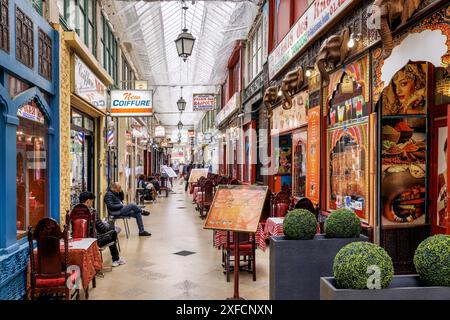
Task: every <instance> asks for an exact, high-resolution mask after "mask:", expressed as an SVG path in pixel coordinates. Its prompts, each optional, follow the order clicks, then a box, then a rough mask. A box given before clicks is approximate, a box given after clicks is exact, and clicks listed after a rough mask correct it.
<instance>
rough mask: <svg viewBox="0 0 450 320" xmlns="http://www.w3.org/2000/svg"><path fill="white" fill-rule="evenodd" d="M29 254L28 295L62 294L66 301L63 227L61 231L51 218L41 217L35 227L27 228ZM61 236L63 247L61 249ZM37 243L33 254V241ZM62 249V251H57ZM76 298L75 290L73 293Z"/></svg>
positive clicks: (66, 260)
mask: <svg viewBox="0 0 450 320" xmlns="http://www.w3.org/2000/svg"><path fill="white" fill-rule="evenodd" d="M27 235H28V245H29V257H30V290H31V293H30V298H31V300H34V299H36V296H40V295H42V294H57V295H58V294H62V295H63V296H64V298H65V299H66V300H70V298H71V290H70V288H69V286H68V285H67V283H68V281H67V280H68V279H69V274H68V272H67V268H68V266H69V240H68V232H67V226H64V230H63V231H61V228H60V226H59V224H58V223H57V222H56V221H55V220H54V219H52V218H43V219H42V220H40V221H39V222H38V224H37V225H36V228H35V229H34V231H33V229H32V227H31V226H30V227H29V228H28V233H27ZM61 239H63V241H64V248H63V249H62V250H61ZM34 240H36V242H37V254H36V256H35V254H34V245H33V241H34ZM61 251H62V252H61ZM77 297H79V291H78V294H77Z"/></svg>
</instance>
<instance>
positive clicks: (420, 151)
mask: <svg viewBox="0 0 450 320" xmlns="http://www.w3.org/2000/svg"><path fill="white" fill-rule="evenodd" d="M436 3H437V4H438V3H439V2H438V1H436ZM449 18H450V7H449V6H448V5H445V6H442V7H441V8H438V9H437V10H433V12H431V13H430V14H429V15H427V16H426V17H424V18H421V19H417V20H416V22H415V23H414V24H413V25H412V26H411V27H410V28H408V29H406V30H404V31H403V32H401V33H399V34H397V35H396V36H395V37H394V50H393V51H392V54H391V55H390V56H389V57H388V58H384V57H383V54H382V52H383V51H382V50H383V49H382V48H376V49H374V51H373V54H372V68H373V69H372V70H373V88H374V90H373V92H374V96H373V99H374V104H375V105H376V108H377V110H378V123H379V125H378V130H379V137H378V138H379V140H378V141H379V143H378V146H379V147H378V149H377V151H378V159H379V163H380V165H379V167H378V179H379V184H380V188H379V195H378V196H379V207H378V212H379V216H378V221H379V224H380V243H381V245H382V246H383V247H385V248H386V250H387V251H388V252H389V254H390V255H391V257H392V258H393V260H394V266H395V268H396V271H397V272H398V273H409V272H411V271H413V270H414V266H413V256H414V251H415V249H416V248H417V246H418V244H419V243H420V242H421V241H423V240H424V239H425V238H427V237H428V236H429V235H430V234H438V233H443V234H450V228H449V227H450V221H449V218H448V208H447V200H448V185H447V183H446V182H447V178H448V174H447V166H448V161H449V158H448V157H447V137H448V131H449V129H448V119H449V117H448V112H449V103H450V81H449V79H450V76H449V65H450V50H449V49H450V42H449V39H450V24H449V22H448V21H449ZM417 44H420V46H421V47H423V48H433V50H426V51H422V50H414V51H413V50H408V48H411V47H413V46H416V45H417Z"/></svg>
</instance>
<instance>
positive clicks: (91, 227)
mask: <svg viewBox="0 0 450 320" xmlns="http://www.w3.org/2000/svg"><path fill="white" fill-rule="evenodd" d="M66 223H67V224H68V226H69V230H70V231H71V233H72V238H74V239H77V238H95V237H96V232H95V213H94V212H91V210H89V208H88V207H87V206H86V205H84V204H82V203H79V204H77V205H76V206H75V207H73V209H72V211H71V212H70V213H69V211H67V213H66Z"/></svg>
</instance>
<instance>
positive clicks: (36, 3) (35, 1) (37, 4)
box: [30, 0, 44, 16]
mask: <svg viewBox="0 0 450 320" xmlns="http://www.w3.org/2000/svg"><path fill="white" fill-rule="evenodd" d="M30 2H31V4H32V5H33V7H34V8H35V9H36V11H37V12H38V13H39V14H40V15H41V16H42V13H43V8H44V2H43V1H42V0H30Z"/></svg>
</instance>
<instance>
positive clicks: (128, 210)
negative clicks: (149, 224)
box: [105, 182, 152, 237]
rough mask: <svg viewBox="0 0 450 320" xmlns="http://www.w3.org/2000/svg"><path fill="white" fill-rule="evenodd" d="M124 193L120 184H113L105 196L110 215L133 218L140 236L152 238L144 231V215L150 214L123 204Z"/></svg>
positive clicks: (134, 206) (132, 205)
mask: <svg viewBox="0 0 450 320" xmlns="http://www.w3.org/2000/svg"><path fill="white" fill-rule="evenodd" d="M123 198H124V196H123V192H122V187H121V186H120V184H119V183H117V182H113V183H112V184H111V186H110V187H109V189H108V191H107V192H106V195H105V204H106V207H107V209H108V213H109V215H111V216H113V217H133V218H136V223H137V225H138V228H139V236H141V237H145V236H151V235H152V234H151V233H150V232H147V231H145V230H144V222H143V221H142V214H144V215H149V214H150V213H149V212H146V211H143V210H142V209H141V208H139V207H138V206H137V205H135V204H128V205H124V204H123Z"/></svg>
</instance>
